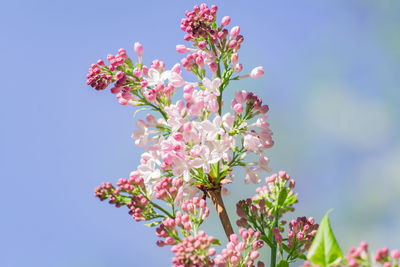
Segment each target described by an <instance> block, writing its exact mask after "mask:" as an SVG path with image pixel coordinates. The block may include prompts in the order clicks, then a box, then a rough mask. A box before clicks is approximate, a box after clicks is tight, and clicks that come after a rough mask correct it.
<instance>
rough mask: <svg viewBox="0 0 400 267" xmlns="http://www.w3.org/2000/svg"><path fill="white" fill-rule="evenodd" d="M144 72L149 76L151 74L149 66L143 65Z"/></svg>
mask: <svg viewBox="0 0 400 267" xmlns="http://www.w3.org/2000/svg"><path fill="white" fill-rule="evenodd" d="M142 70H143V74H144V75H146V76H148V75H149V68H148V67H147V66H143V69H142Z"/></svg>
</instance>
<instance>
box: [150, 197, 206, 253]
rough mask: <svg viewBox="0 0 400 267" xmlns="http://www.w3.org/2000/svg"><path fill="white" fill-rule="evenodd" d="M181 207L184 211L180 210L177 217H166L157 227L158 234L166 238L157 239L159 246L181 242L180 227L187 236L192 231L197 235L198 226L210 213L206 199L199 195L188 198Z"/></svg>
mask: <svg viewBox="0 0 400 267" xmlns="http://www.w3.org/2000/svg"><path fill="white" fill-rule="evenodd" d="M181 209H182V211H183V213H182V212H180V211H178V212H177V213H176V215H175V218H166V219H164V221H163V222H162V223H161V224H160V226H159V227H157V229H156V234H157V236H158V237H163V238H165V240H164V241H162V240H159V241H157V245H158V246H160V247H162V246H165V245H174V244H176V243H177V242H180V241H181V240H180V238H179V233H178V229H179V230H180V231H181V232H182V234H183V235H184V236H185V237H188V236H189V235H190V233H191V232H192V233H193V234H194V235H196V234H197V229H198V227H199V226H200V224H202V223H203V221H204V220H205V219H206V218H207V217H208V215H209V214H210V210H209V208H208V207H207V203H206V201H205V200H204V199H201V198H199V197H194V198H192V199H188V200H186V201H185V202H183V203H182V205H181Z"/></svg>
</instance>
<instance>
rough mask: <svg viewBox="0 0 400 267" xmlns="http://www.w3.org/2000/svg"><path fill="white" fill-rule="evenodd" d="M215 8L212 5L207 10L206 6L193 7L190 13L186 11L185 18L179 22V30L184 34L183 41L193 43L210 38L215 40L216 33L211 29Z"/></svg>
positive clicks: (214, 17) (215, 13) (215, 12)
mask: <svg viewBox="0 0 400 267" xmlns="http://www.w3.org/2000/svg"><path fill="white" fill-rule="evenodd" d="M217 9H218V8H217V6H215V5H213V6H211V8H209V7H208V6H207V5H206V4H201V5H200V6H197V5H196V6H194V7H193V10H192V11H186V12H185V15H186V18H183V19H182V20H181V29H182V30H183V31H184V32H186V33H187V34H186V35H185V37H184V39H185V40H186V41H193V42H195V44H196V43H197V40H198V39H200V38H202V39H207V38H208V36H210V37H211V38H212V39H216V38H217V31H215V30H214V29H213V28H212V24H213V23H214V22H215V19H216V16H217Z"/></svg>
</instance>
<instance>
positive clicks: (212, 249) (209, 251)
mask: <svg viewBox="0 0 400 267" xmlns="http://www.w3.org/2000/svg"><path fill="white" fill-rule="evenodd" d="M216 252H217V250H216V249H215V248H210V249H209V250H208V251H207V254H208V256H214V255H215V253H216Z"/></svg>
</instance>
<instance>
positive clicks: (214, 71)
mask: <svg viewBox="0 0 400 267" xmlns="http://www.w3.org/2000/svg"><path fill="white" fill-rule="evenodd" d="M208 67H209V68H210V71H211V72H212V73H216V72H217V70H218V65H217V63H215V62H213V63H210V64H208Z"/></svg>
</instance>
